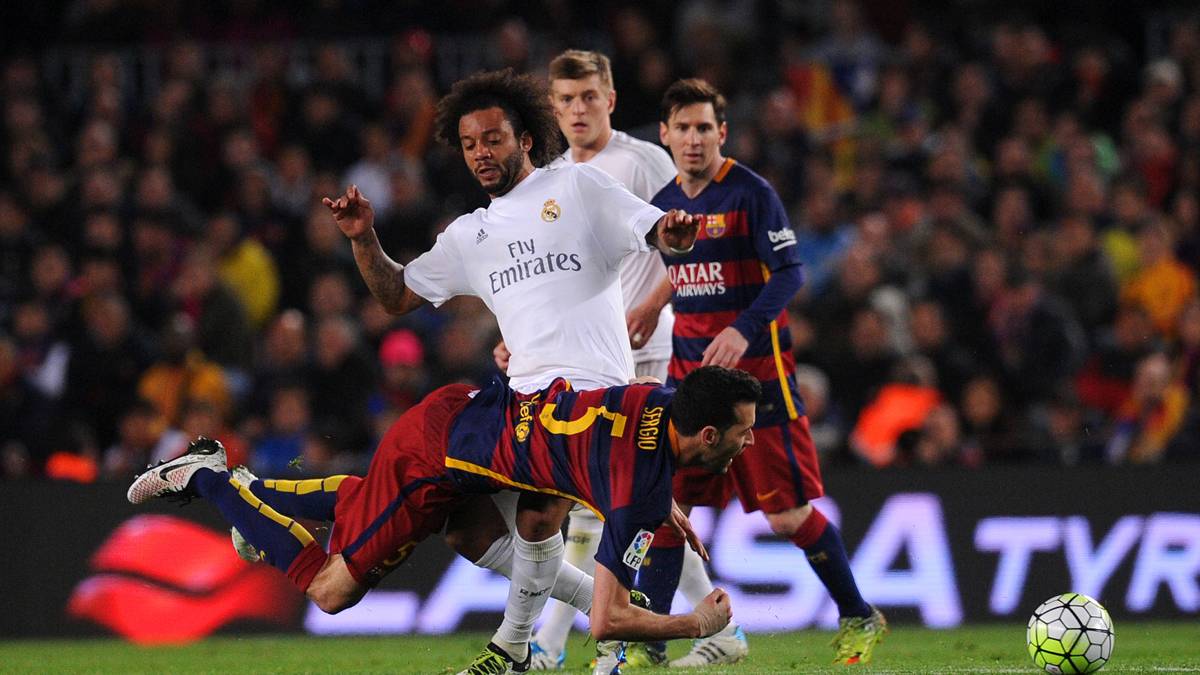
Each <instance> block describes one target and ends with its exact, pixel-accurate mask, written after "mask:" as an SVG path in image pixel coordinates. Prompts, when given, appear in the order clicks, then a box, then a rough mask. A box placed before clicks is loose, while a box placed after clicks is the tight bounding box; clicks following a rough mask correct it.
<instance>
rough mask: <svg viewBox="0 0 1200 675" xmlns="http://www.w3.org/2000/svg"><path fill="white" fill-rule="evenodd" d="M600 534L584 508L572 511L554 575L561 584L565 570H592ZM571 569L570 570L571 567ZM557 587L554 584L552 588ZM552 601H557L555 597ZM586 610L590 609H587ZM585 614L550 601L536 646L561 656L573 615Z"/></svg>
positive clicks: (573, 606)
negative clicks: (557, 568) (559, 563)
mask: <svg viewBox="0 0 1200 675" xmlns="http://www.w3.org/2000/svg"><path fill="white" fill-rule="evenodd" d="M603 531H604V523H603V522H602V521H601V520H600V519H599V518H597V517H596V514H594V513H592V512H591V511H589V510H587V509H581V508H575V509H574V510H572V511H571V521H570V523H569V524H568V525H567V546H566V554H565V555H564V556H563V566H562V570H561V571H560V572H559V573H558V580H559V582H560V583H561V582H562V580H563V573H564V572H566V570H567V568H572V569H574V568H578V569H579V570H583V572H586V573H587V574H589V575H590V574H591V573H592V572H593V571H594V570H595V569H596V551H597V550H598V549H599V548H600V534H601V533H602V532H603ZM572 566H573V567H572ZM555 588H557V584H556V585H555ZM591 592H592V588H591V584H590V583H589V584H588V588H587V593H588V604H589V605H590V604H591ZM554 598H555V599H556V600H557V599H558V595H555V596H554ZM589 609H590V608H589ZM577 610H578V611H580V612H583V613H584V614H587V613H588V612H587V611H585V610H583V609H580V608H579V603H571V604H563V603H562V602H551V603H549V604H548V607H547V608H546V620H545V621H544V622H542V627H541V628H539V629H538V632H537V637H536V639H537V643H538V645H540V646H541V648H542V649H545V650H546V651H548V652H553V653H555V654H561V653H562V650H563V649H564V648H565V647H566V646H567V635H568V634H569V633H570V632H571V625H572V624H573V623H574V622H575V612H576V611H577Z"/></svg>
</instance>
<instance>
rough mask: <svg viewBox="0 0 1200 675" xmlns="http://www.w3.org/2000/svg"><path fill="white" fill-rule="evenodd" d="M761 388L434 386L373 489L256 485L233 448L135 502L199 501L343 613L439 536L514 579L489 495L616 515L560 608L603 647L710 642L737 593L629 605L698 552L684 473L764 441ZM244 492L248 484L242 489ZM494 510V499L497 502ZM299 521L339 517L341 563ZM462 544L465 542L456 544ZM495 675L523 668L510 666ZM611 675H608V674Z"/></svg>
mask: <svg viewBox="0 0 1200 675" xmlns="http://www.w3.org/2000/svg"><path fill="white" fill-rule="evenodd" d="M761 393H762V390H761V387H760V386H759V384H758V382H757V381H756V380H755V379H754V378H752V377H750V376H749V375H748V374H747V373H745V372H743V371H737V370H730V369H725V368H718V367H711V368H701V369H698V370H697V371H696V372H694V373H693V374H692V375H690V376H689V377H688V378H686V379H685V380H684V381H683V382H682V383H681V384H680V385H679V388H678V389H677V390H671V389H666V388H663V387H660V386H655V385H647V384H635V385H624V386H620V387H611V388H607V389H594V390H588V391H583V392H577V391H574V390H572V389H571V387H570V385H569V384H568V383H567V382H566V381H565V380H562V379H556V380H554V381H552V382H551V383H550V385H549V386H548V387H546V388H545V389H543V390H540V391H537V392H533V393H529V394H521V393H518V392H516V391H514V390H512V389H511V388H509V387H508V386H507V385H505V384H503V383H502V382H500V381H498V380H497V381H496V382H494V383H493V384H492V385H490V386H488V387H485V388H484V389H482V390H477V389H474V388H473V387H471V386H469V385H463V384H452V385H447V386H445V387H442V388H440V389H437V390H435V391H434V392H432V393H431V394H429V395H428V396H427V397H425V399H424V400H422V401H421V403H419V404H418V405H417V406H415V407H413V408H411V409H410V410H408V411H406V412H405V413H404V415H402V416H401V417H400V419H399V420H397V421H396V422H395V423H394V424H393V425H392V427H391V428H390V429H389V430H388V432H387V434H386V435H385V437H384V439H383V441H382V442H381V443H380V445H379V448H378V449H377V451H376V452H375V455H374V457H373V458H372V461H371V467H370V469H369V470H368V471H367V475H366V476H365V477H364V478H358V477H356V476H331V477H329V478H324V479H312V480H307V481H275V480H257V479H254V478H253V477H243V476H239V475H237V473H236V472H235V473H234V474H230V472H228V471H227V470H226V467H225V462H226V459H225V450H224V448H223V447H222V446H221V444H220V443H218V442H216V441H212V440H209V439H203V438H202V439H198V440H197V441H195V442H193V443H192V445H191V446H190V447H189V452H188V453H186V454H184V455H182V456H181V457H179V458H176V459H174V460H171V461H169V462H166V463H164V464H162V465H160V466H157V467H154V468H152V469H150V470H149V471H146V472H145V473H143V474H141V475H140V476H139V477H138V478H137V479H136V480H135V481H134V482H133V484H132V485H131V486H130V488H129V491H128V498H129V501H131V502H133V503H135V504H139V503H143V502H145V501H148V500H150V499H153V498H156V497H182V496H189V497H190V496H198V497H201V498H203V499H205V500H207V501H209V502H212V503H213V504H214V505H215V506H216V507H217V508H218V510H219V511H220V512H221V514H222V515H223V516H224V517H225V518H226V519H227V520H228V521H229V522H230V523H231V524H232V525H234V526H235V528H236V529H237V531H239V532H241V533H242V534H243V535H244V537H245V538H246V540H247V541H248V542H249V544H250V545H251V546H253V548H254V549H255V550H256V551H259V552H260V553H259V556H260V557H261V559H262V560H264V561H265V562H267V563H269V564H271V565H273V566H275V567H277V568H279V569H280V570H281V571H283V572H285V573H286V574H287V576H288V578H290V579H291V580H292V581H293V582H294V583H295V584H296V585H297V586H298V587H299V588H300V589H301V590H302V591H303V592H305V593H306V594H307V595H308V597H309V598H310V599H311V600H312V601H313V602H314V603H316V605H317V606H318V607H320V608H321V609H322V610H324V611H327V612H331V613H332V612H338V611H341V610H343V609H345V608H347V607H350V606H353V605H354V604H356V603H357V602H358V600H360V599H361V598H362V596H363V595H364V594H366V593H367V591H368V590H369V588H370V587H371V586H373V585H374V584H375V583H377V582H378V581H379V579H380V578H381V577H382V576H383V575H384V574H387V573H388V572H390V571H391V570H393V569H395V568H396V567H397V566H398V565H399V564H400V563H401V562H403V561H404V560H405V559H406V558H407V557H408V555H409V554H410V553H411V551H412V549H413V548H414V547H415V546H416V544H417V543H418V542H420V541H421V540H422V539H424V538H425V537H427V536H429V535H430V534H433V533H435V532H437V531H439V530H440V529H441V528H442V527H446V528H447V537H448V538H449V537H450V536H467V535H472V536H478V537H481V538H482V539H481V540H480V541H479V542H477V543H478V545H479V546H480V547H481V548H483V547H486V553H484V554H483V555H484V557H488V556H501V555H503V558H504V559H502V560H498V561H496V564H495V567H494V568H495V569H497V570H498V571H502V572H506V571H509V570H511V565H512V562H513V552H512V547H511V542H509V544H508V546H507V548H505V547H504V543H505V538H508V539H511V537H510V536H509V535H508V532H507V526H506V524H505V523H504V522H503V519H502V518H501V517H500V514H499V513H498V512H496V511H495V509H491V508H484V509H478V508H477V507H478V506H479V505H480V497H479V495H481V494H483V495H486V494H488V493H492V492H495V491H497V490H505V489H510V488H517V489H520V490H525V491H530V492H531V493H540V494H551V495H554V496H556V497H560V498H566V499H570V500H573V501H575V502H577V503H580V504H582V505H584V506H586V507H587V508H589V509H591V510H593V511H595V512H596V513H597V515H599V516H600V517H602V518H605V528H604V534H603V535H602V538H601V546H600V550H599V552H598V553H597V555H596V561H597V562H598V563H599V564H598V565H597V567H596V576H595V582H594V585H593V584H591V583H586V584H585V583H584V581H590V579H588V578H586V577H582V578H581V577H579V576H576V577H573V579H574V580H573V581H572V583H571V584H570V586H571V587H570V588H566V587H565V586H567V584H565V582H564V580H563V578H562V577H561V575H560V577H559V578H558V579H557V580H556V581H555V582H554V587H553V589H552V590H551V592H552V593H554V594H555V596H556V597H559V598H565V597H567V596H568V595H570V596H573V599H575V600H576V601H577V604H583V603H580V602H579V601H578V599H579V598H580V597H586V598H588V599H589V602H588V603H587V604H588V605H589V609H590V616H591V632H592V635H593V636H594V637H595V638H596V640H597V641H613V640H647V639H673V638H680V637H693V638H700V637H704V636H708V635H712V634H714V633H716V632H717V631H719V630H721V628H723V627H724V626H725V625H726V624H728V623H729V620H730V618H731V617H732V609H731V607H730V605H729V596H728V595H727V594H726V593H725V592H724V591H722V590H719V589H717V590H714V591H713V592H712V593H711V594H710V595H709V596H708V597H707V598H705V599H704V601H702V602H701V603H699V605H698V606H697V607H696V608H695V609H694V610H693V611H691V612H688V613H687V614H681V615H675V616H669V617H665V618H664V617H663V616H661V615H659V614H654V613H651V612H649V611H646V610H644V609H642V608H640V607H637V606H635V605H633V604H631V603H630V588H631V587H632V586H633V580H634V575H635V574H636V573H637V570H638V568H639V567H640V566H641V563H642V559H643V557H644V556H645V554H646V551H647V550H648V549H649V547H650V544H651V542H652V541H653V539H654V531H655V530H656V529H657V528H658V527H659V526H660V525H663V524H664V523H672V524H673V525H674V526H675V528H676V530H675V531H677V532H679V533H680V534H681V536H683V537H685V538H687V539H688V540H689V541H691V542H692V543H693V544H694V545H696V546H697V547H698V548H700V549H701V550H703V547H702V546H701V545H700V544H699V542H698V540H697V539H696V535H695V533H694V532H693V531H692V530H691V526H690V524H688V523H687V519H686V517H685V516H683V515H682V513H680V512H679V511H678V509H677V508H675V507H674V501H673V499H672V497H671V492H672V487H671V484H672V482H671V477H672V474H673V473H674V472H675V470H676V467H677V466H678V467H687V466H692V467H698V468H700V469H703V470H706V471H711V472H723V471H726V470H728V468H729V465H730V462H732V461H733V459H734V457H736V456H737V455H738V454H740V453H741V452H742V451H743V450H744V449H745V448H746V447H747V446H749V445H750V444H751V443H753V440H754V434H753V431H752V427H753V426H754V415H755V404H756V402H757V401H758V399H759V397H760V395H761ZM243 481H244V482H243ZM482 502H483V504H484V505H488V504H490V500H489V499H486V498H483V499H482ZM296 518H306V519H312V520H325V521H332V522H333V523H334V527H333V528H332V534H331V539H330V543H329V552H328V553H326V552H325V551H324V550H322V549H321V546H320V545H319V544H318V543H317V542H316V541H314V539H313V537H312V535H311V534H310V533H309V532H308V530H307V529H306V528H305V527H304V526H303V525H302V524H300V523H299V522H297V521H296V520H295V519H296ZM452 533H453V534H452ZM488 672H494V673H509V672H523V669H520V668H513V667H511V664H510V665H506V666H505V667H504V668H503V669H497V670H493V671H488ZM607 672H609V671H608V670H605V673H607Z"/></svg>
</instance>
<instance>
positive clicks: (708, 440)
mask: <svg viewBox="0 0 1200 675" xmlns="http://www.w3.org/2000/svg"><path fill="white" fill-rule="evenodd" d="M700 440H701V442H703V443H704V444H705V445H708V446H713V445H716V444H717V441H720V440H721V431H720V430H719V429H717V428H716V427H714V426H713V425H711V424H710V425H708V426H706V427H704V428H703V429H701V430H700Z"/></svg>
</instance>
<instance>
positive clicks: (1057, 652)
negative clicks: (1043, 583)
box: [1025, 593, 1116, 673]
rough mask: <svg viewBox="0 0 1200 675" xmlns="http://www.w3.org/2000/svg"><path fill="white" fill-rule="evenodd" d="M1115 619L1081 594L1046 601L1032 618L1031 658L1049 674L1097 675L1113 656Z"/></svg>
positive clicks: (1028, 639)
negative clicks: (1113, 621) (1113, 620)
mask: <svg viewBox="0 0 1200 675" xmlns="http://www.w3.org/2000/svg"><path fill="white" fill-rule="evenodd" d="M1115 637H1116V635H1115V634H1114V633H1113V623H1112V619H1110V618H1109V617H1108V610H1106V609H1104V607H1102V606H1101V605H1100V603H1098V602H1096V601H1095V600H1093V599H1091V598H1089V597H1088V596H1086V595H1081V594H1079V593H1063V594H1062V595H1056V596H1054V597H1053V598H1050V599H1049V600H1047V601H1045V602H1043V603H1042V604H1041V605H1040V606H1039V607H1038V608H1037V609H1036V610H1034V612H1033V616H1031V617H1029V629H1028V630H1027V631H1026V633H1025V640H1026V642H1027V643H1028V647H1029V656H1030V657H1032V658H1033V662H1034V664H1036V665H1037V667H1038V668H1042V669H1044V670H1045V671H1046V672H1048V673H1094V672H1096V671H1097V670H1100V669H1101V668H1103V667H1104V664H1106V663H1108V659H1109V658H1111V657H1112V650H1113V640H1114V639H1115Z"/></svg>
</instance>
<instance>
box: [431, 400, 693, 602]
mask: <svg viewBox="0 0 1200 675" xmlns="http://www.w3.org/2000/svg"><path fill="white" fill-rule="evenodd" d="M673 393H674V390H672V389H667V388H664V387H656V386H651V385H626V386H620V387H609V388H606V389H594V390H589V391H574V390H572V389H571V388H570V385H568V384H567V383H566V381H565V380H562V379H558V380H555V381H554V382H553V383H552V384H551V385H550V387H548V388H546V389H543V390H541V391H539V392H536V393H533V394H519V393H517V392H515V391H513V390H512V389H510V388H509V387H507V386H506V385H504V384H503V383H502V382H500V381H499V380H497V381H495V382H493V383H492V384H490V385H489V386H487V387H485V388H484V389H482V390H480V391H479V393H477V394H476V395H475V397H474V399H472V401H471V403H470V404H468V405H467V407H466V408H464V409H463V411H462V412H461V413H460V414H459V416H458V417H457V419H456V420H455V421H454V424H453V426H452V427H451V431H450V444H449V447H448V448H447V450H446V467H447V468H448V471H449V474H450V476H451V477H452V478H453V479H454V480H455V481H456V482H457V483H458V485H459V487H460V488H462V489H463V490H464V491H467V492H495V491H497V490H501V489H508V488H519V489H524V490H532V491H535V492H542V493H546V494H553V495H557V496H560V497H566V498H568V499H572V500H574V501H576V502H579V503H581V504H583V505H585V506H587V507H588V508H590V509H592V510H593V511H595V512H596V514H597V515H598V516H600V517H601V518H602V519H603V520H604V521H605V523H604V534H603V535H602V536H601V539H600V550H599V552H597V554H596V561H597V562H599V563H601V564H603V565H604V566H605V567H607V568H608V569H609V570H610V571H611V572H612V573H613V574H614V575H615V576H616V577H617V579H618V580H620V581H621V582H622V583H624V584H625V585H626V587H628V588H633V579H634V575H636V574H637V570H638V568H639V567H640V566H641V559H642V558H643V557H644V556H645V554H646V550H647V549H648V548H649V545H650V540H651V539H652V538H653V533H654V530H655V529H656V528H658V526H659V525H661V524H662V523H663V521H665V520H666V519H667V516H668V515H670V512H671V478H672V476H673V475H674V473H675V450H674V449H673V446H672V443H671V441H670V439H669V438H668V437H669V435H670V433H669V419H670V403H671V397H672V395H673ZM647 535H649V536H647Z"/></svg>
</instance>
